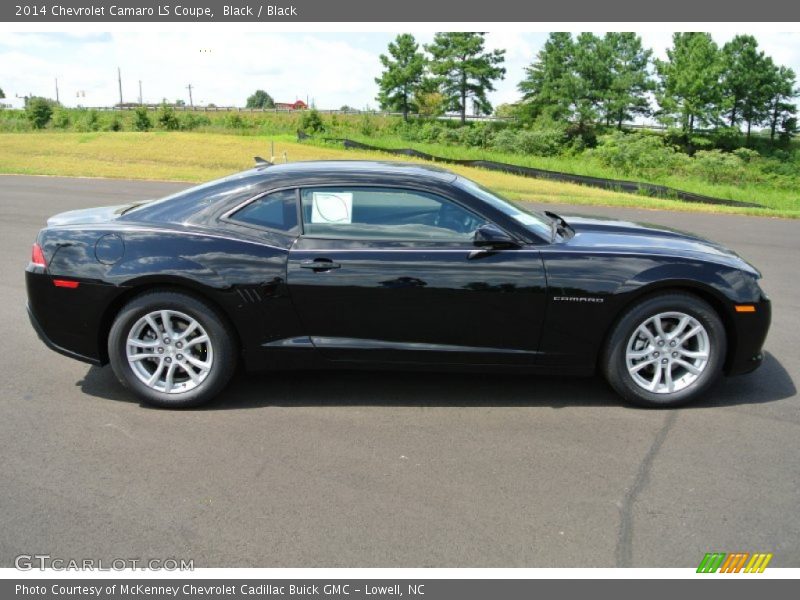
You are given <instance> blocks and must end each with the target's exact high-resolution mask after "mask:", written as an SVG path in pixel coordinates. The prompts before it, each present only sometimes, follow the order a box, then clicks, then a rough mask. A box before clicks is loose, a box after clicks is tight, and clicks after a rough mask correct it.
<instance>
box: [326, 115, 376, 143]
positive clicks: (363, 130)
mask: <svg viewBox="0 0 800 600" xmlns="http://www.w3.org/2000/svg"><path fill="white" fill-rule="evenodd" d="M334 125H335V124H334ZM358 132H359V133H360V134H361V135H365V136H367V137H369V136H371V135H372V134H374V133H375V120H374V119H373V118H372V117H371V116H370V115H369V114H368V113H364V114H363V115H361V120H360V122H359V124H358Z"/></svg>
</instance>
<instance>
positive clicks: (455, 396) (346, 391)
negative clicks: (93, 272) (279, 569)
mask: <svg viewBox="0 0 800 600" xmlns="http://www.w3.org/2000/svg"><path fill="white" fill-rule="evenodd" d="M77 385H79V386H80V387H81V389H82V391H83V392H84V393H86V394H89V395H91V396H96V397H100V398H106V399H108V400H117V401H121V402H135V403H138V402H139V400H138V399H137V398H136V397H135V396H134V395H133V393H131V392H130V391H129V390H126V389H125V388H123V387H122V386H121V385H120V384H119V382H118V381H117V379H116V377H115V376H114V373H113V372H112V371H111V368H110V367H103V368H99V367H91V368H90V369H89V370H88V371H87V373H86V376H85V377H84V378H83V379H82V380H81V381H79V382H78V384H77ZM796 392H797V390H796V388H795V385H794V382H793V381H792V378H791V376H790V375H789V373H788V372H787V371H786V369H785V368H784V367H783V365H781V363H780V362H779V361H778V360H777V359H776V358H775V357H774V356H773V355H771V354H769V353H767V354H766V355H765V358H764V364H763V365H762V366H761V368H759V369H758V370H757V371H756V372H755V373H752V374H750V375H743V376H737V377H730V378H723V380H722V381H721V382H720V383H719V385H717V387H716V388H715V389H714V390H713V391H712V392H711V393H710V394H709V395H708V397H707V398H703V399H701V400H700V401H698V402H696V403H694V404H692V405H690V406H689V407H688V408H702V407H711V406H731V405H738V404H762V403H765V402H773V401H777V400H782V399H784V398H788V397H791V396H794V395H795V394H796ZM330 405H334V406H419V407H423V406H431V407H447V406H547V407H552V408H564V407H570V406H623V405H624V404H623V401H622V400H621V399H620V398H619V397H618V396H617V395H616V394H615V393H614V392H613V390H611V388H610V387H609V386H608V385H607V384H606V382H605V381H603V380H602V379H601V378H600V377H585V378H569V377H549V376H533V375H520V374H484V373H433V372H407V371H353V370H346V371H345V370H342V371H340V370H336V371H333V370H330V371H328V370H324V371H280V372H272V373H244V372H239V373H237V374H236V375H235V376H234V377H233V380H232V381H231V383H230V385H229V386H228V388H227V389H226V390H225V391H224V392H223V393H222V394H221V395H220V397H219V398H218V399H217V400H216V401H214V402H211V403H210V404H208V405H206V406H203V407H201V408H199V409H197V410H230V409H242V408H258V407H262V406H330Z"/></svg>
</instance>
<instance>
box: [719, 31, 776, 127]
mask: <svg viewBox="0 0 800 600" xmlns="http://www.w3.org/2000/svg"><path fill="white" fill-rule="evenodd" d="M722 64H723V68H724V70H723V72H722V81H721V91H722V95H723V98H722V104H721V109H722V111H723V112H725V113H727V115H728V122H729V124H730V126H731V127H738V126H739V123H740V122H742V121H744V122H745V123H746V124H747V139H748V140H749V139H750V131H751V129H752V126H753V124H754V123H755V124H758V123H760V122H763V121H764V120H765V119H766V118H767V114H768V111H769V99H770V98H769V96H770V90H769V86H770V82H771V79H772V78H773V77H774V76H775V66H774V64H773V63H772V59H770V58H768V57H767V56H765V55H764V53H763V52H759V50H758V42H757V41H756V38H754V37H753V36H752V35H737V36H736V37H734V38H733V39H732V40H731V41H730V42H728V43H727V44H725V45H724V46H723V47H722Z"/></svg>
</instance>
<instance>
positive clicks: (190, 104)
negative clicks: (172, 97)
mask: <svg viewBox="0 0 800 600" xmlns="http://www.w3.org/2000/svg"><path fill="white" fill-rule="evenodd" d="M186 89H187V90H189V106H190V107H191V108H194V100H192V84H191V83H190V84H189V85H187V86H186Z"/></svg>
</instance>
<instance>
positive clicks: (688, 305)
mask: <svg viewBox="0 0 800 600" xmlns="http://www.w3.org/2000/svg"><path fill="white" fill-rule="evenodd" d="M668 312H680V313H683V314H686V315H689V316H690V317H693V318H695V319H697V321H699V323H700V324H701V325H702V326H703V327H704V328H705V330H706V333H707V335H708V342H709V346H710V348H709V349H708V352H707V354H708V362H707V363H706V364H705V366H704V368H703V369H702V371H701V372H700V374H699V376H697V378H696V379H695V380H694V381H693V382H692V383H691V384H689V385H687V386H686V387H685V388H683V389H680V390H677V391H675V392H664V393H655V392H652V391H649V390H646V389H644V387H642V386H640V385H639V384H637V383H636V381H635V380H634V375H632V374H631V373H630V372H629V370H628V365H627V364H626V363H627V360H626V351H627V348H628V342H629V340H631V337H632V336H633V335H634V332H635V331H636V330H637V328H638V327H639V325H640V324H642V323H644V322H645V321H646V320H647V319H648V318H650V317H652V316H654V315H658V314H661V313H668ZM657 349H658V348H657ZM665 350H667V352H668V353H669V352H671V350H670V349H669V348H665ZM726 350H727V338H726V335H725V327H724V325H723V323H722V320H721V319H720V317H719V315H718V314H717V312H716V311H715V310H714V309H713V308H712V307H711V306H710V305H709V304H708V303H707V302H705V301H704V300H702V299H701V298H698V297H697V296H694V295H692V294H687V293H680V292H671V293H663V294H658V295H655V296H649V297H647V298H645V299H643V300H642V301H640V302H638V303H637V304H635V305H634V306H632V307H631V308H629V309H628V310H627V311H626V312H625V314H623V315H622V317H621V318H620V319H619V321H618V322H617V324H616V325H615V327H614V329H613V331H612V332H611V335H610V336H609V338H608V341H607V343H606V346H605V348H604V350H603V354H602V356H601V361H600V366H601V369H602V371H603V373H604V375H605V377H606V379H607V380H608V383H609V384H611V387H613V388H614V390H615V391H616V392H617V393H618V394H619V395H620V396H622V397H623V398H624V399H625V400H627V401H628V402H630V403H632V404H635V405H637V406H641V407H645V408H672V407H676V406H682V405H684V404H688V403H690V402H692V401H694V400H697V399H698V398H699V397H701V396H702V395H703V394H705V393H706V392H707V391H708V390H709V389H710V388H711V387H712V386H713V385H714V384H715V383H716V382H717V380H718V379H719V377H720V375H721V374H722V368H723V365H724V362H725V355H726ZM661 355H664V356H665V355H666V354H665V353H664V352H663V350H662V351H661ZM649 356H653V355H649ZM660 360H664V359H662V358H660V357H659V361H660ZM634 367H635V363H634ZM648 368H655V367H648ZM653 379H654V380H655V379H656V378H655V376H654V378H653ZM667 389H669V388H667Z"/></svg>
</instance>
